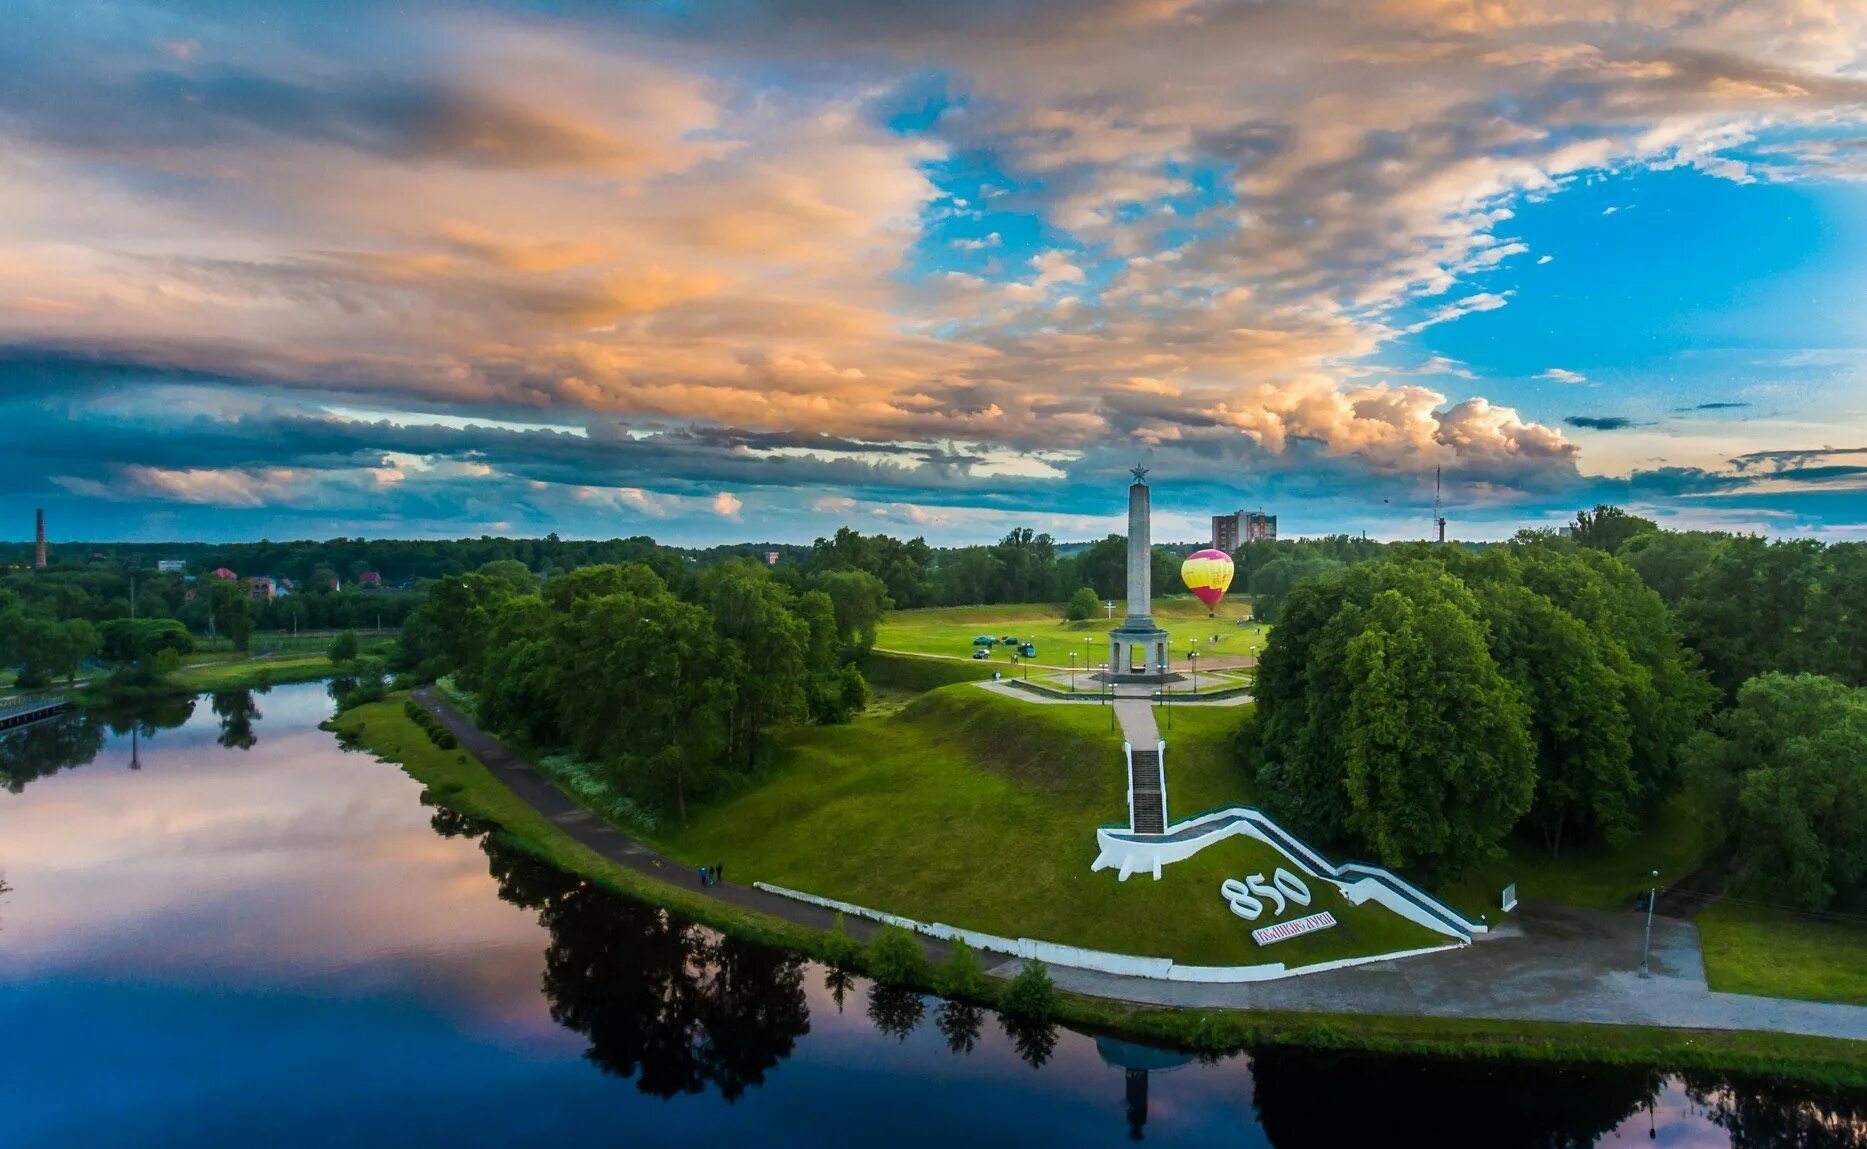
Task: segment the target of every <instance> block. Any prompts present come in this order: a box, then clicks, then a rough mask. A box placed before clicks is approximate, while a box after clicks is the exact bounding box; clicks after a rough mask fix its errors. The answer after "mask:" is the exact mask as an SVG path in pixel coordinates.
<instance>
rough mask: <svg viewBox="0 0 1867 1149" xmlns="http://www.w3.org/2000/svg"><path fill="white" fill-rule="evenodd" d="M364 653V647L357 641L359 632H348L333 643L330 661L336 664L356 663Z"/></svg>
mask: <svg viewBox="0 0 1867 1149" xmlns="http://www.w3.org/2000/svg"><path fill="white" fill-rule="evenodd" d="M362 652H363V645H362V644H361V643H359V642H358V641H357V632H356V631H354V630H346V631H344V632H343V633H342V634H340V635H338V636H337V638H336V640H335V641H333V642H332V643H331V648H330V651H329V656H330V660H331V661H332V662H336V663H345V662H355V661H356V660H357V656H358V655H359V654H361V653H362Z"/></svg>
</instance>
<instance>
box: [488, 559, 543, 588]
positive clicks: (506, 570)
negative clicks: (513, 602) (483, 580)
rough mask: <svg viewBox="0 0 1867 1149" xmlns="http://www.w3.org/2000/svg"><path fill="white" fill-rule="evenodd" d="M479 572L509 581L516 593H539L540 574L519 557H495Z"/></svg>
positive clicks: (489, 576)
mask: <svg viewBox="0 0 1867 1149" xmlns="http://www.w3.org/2000/svg"><path fill="white" fill-rule="evenodd" d="M478 573H480V574H483V575H485V576H486V577H487V578H496V579H499V580H501V581H502V582H505V583H507V584H508V585H510V586H511V587H512V590H513V593H515V594H536V593H538V576H537V575H535V574H533V573H532V572H531V570H530V569H528V568H527V567H526V565H525V564H524V563H522V562H520V561H519V560H517V559H494V560H493V561H492V562H490V563H485V564H483V565H482V566H481V567H480V569H479V572H478Z"/></svg>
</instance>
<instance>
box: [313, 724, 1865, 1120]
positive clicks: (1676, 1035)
mask: <svg viewBox="0 0 1867 1149" xmlns="http://www.w3.org/2000/svg"><path fill="white" fill-rule="evenodd" d="M422 701H423V704H424V705H425V706H426V707H427V708H428V709H429V710H430V711H431V712H433V713H436V714H437V715H439V716H440V717H441V718H442V720H443V721H444V722H445V723H446V724H447V726H448V728H449V729H450V730H451V731H453V732H454V733H455V734H456V736H457V737H458V738H459V739H460V742H461V745H462V747H463V749H462V750H455V751H442V750H440V749H438V748H436V747H434V745H433V743H432V742H431V741H429V740H428V738H427V736H426V735H425V734H424V733H423V732H422V731H421V729H420V727H418V726H416V725H415V723H413V722H412V721H410V720H409V719H408V717H407V716H406V715H405V714H403V713H402V710H401V696H396V697H394V698H392V699H391V700H389V701H387V702H385V703H380V704H373V705H370V706H364V707H359V708H357V709H355V710H352V711H350V712H348V713H346V714H344V715H342V716H340V717H339V718H337V719H335V720H334V721H333V724H332V725H333V727H334V728H335V729H337V730H338V731H339V732H340V733H342V734H344V735H345V736H346V737H347V738H350V739H352V740H354V741H355V742H357V743H358V744H360V745H362V746H364V747H366V748H367V749H370V750H371V751H373V752H375V753H376V754H378V755H379V756H380V757H382V758H384V759H386V760H389V761H392V762H397V763H400V764H402V765H403V766H404V767H405V768H406V769H407V770H408V771H409V773H410V774H411V775H412V776H414V777H415V778H417V779H418V780H420V781H422V782H423V783H424V784H425V785H427V786H428V787H429V789H430V791H431V793H432V794H433V796H434V798H435V800H436V801H438V802H442V803H444V804H446V805H448V806H450V807H455V808H458V809H460V810H461V811H463V812H465V813H468V814H471V815H473V816H475V817H479V818H482V819H485V820H487V821H489V822H493V823H496V824H497V825H498V826H499V827H500V829H501V832H502V833H503V835H504V836H505V837H506V838H507V839H508V840H510V841H511V842H512V843H513V844H514V845H517V846H520V847H522V848H524V849H526V850H528V851H530V852H532V853H534V854H536V855H538V856H541V857H544V858H546V859H548V860H550V861H552V862H553V863H555V864H557V865H559V866H560V867H561V868H564V869H566V870H568V871H571V872H573V873H577V874H580V875H582V876H584V877H586V878H588V879H590V880H592V881H595V882H598V883H601V884H603V885H605V886H608V887H610V888H614V889H617V890H620V891H622V892H624V893H627V894H630V895H631V896H635V897H639V898H643V899H645V900H648V901H652V902H654V903H657V904H660V905H664V906H667V907H669V908H671V909H674V910H677V911H679V912H682V913H684V914H688V915H689V916H692V917H694V918H696V919H697V920H700V921H702V922H705V923H706V924H708V925H711V926H714V927H715V928H719V929H723V930H731V931H734V932H739V933H744V934H747V935H750V936H755V937H758V938H760V939H762V940H767V941H771V942H775V943H777V944H781V945H785V946H788V947H790V948H793V949H796V950H798V951H800V952H803V953H806V954H809V955H812V956H815V957H818V958H824V957H826V956H827V955H828V953H829V939H830V935H829V932H828V931H830V930H831V929H832V928H834V926H835V924H836V922H835V919H834V917H833V916H831V915H830V914H828V913H827V912H826V911H823V910H819V909H816V908H815V907H811V906H805V905H801V904H799V903H795V902H791V901H788V900H786V899H781V898H776V897H775V896H772V895H765V894H762V893H761V892H760V891H756V890H751V889H748V888H746V887H743V886H738V885H734V884H730V883H722V884H720V885H718V886H711V887H705V888H704V889H702V888H701V887H699V886H698V885H697V884H693V885H690V884H688V883H690V882H693V881H694V879H693V877H692V875H691V873H690V871H689V870H688V869H687V867H685V866H683V865H680V864H679V863H674V862H672V861H671V860H669V859H666V858H663V857H661V856H660V855H658V854H656V853H654V852H653V851H652V850H649V849H648V848H647V847H645V846H642V845H641V844H639V843H637V842H634V841H632V840H631V839H629V838H628V837H626V836H625V835H623V834H621V833H620V832H619V831H616V830H614V829H613V828H611V827H609V826H607V825H605V824H603V823H602V822H600V821H599V820H598V819H596V818H595V817H594V816H593V815H591V814H590V813H589V812H588V811H586V810H583V809H582V808H581V807H579V806H577V805H576V803H575V802H574V801H572V800H571V799H570V798H569V797H568V796H566V795H565V794H563V793H562V792H561V791H559V790H557V789H556V787H554V786H552V785H551V784H550V783H548V782H546V781H545V780H544V779H542V778H540V777H539V776H537V775H536V774H534V773H532V772H531V771H530V769H529V768H528V767H527V766H526V765H525V764H524V763H523V762H522V761H521V760H520V759H518V758H517V756H516V755H513V754H511V753H510V752H509V751H507V750H505V748H504V747H503V746H501V745H500V744H499V743H498V742H497V741H496V740H493V739H491V738H489V737H488V736H487V735H485V734H483V733H482V732H480V731H478V730H477V729H476V728H474V727H473V726H472V725H471V724H470V723H468V722H466V720H465V719H464V718H462V717H461V716H460V715H459V714H458V713H456V712H454V711H453V710H452V708H451V707H448V706H446V704H445V703H442V702H440V701H439V700H438V699H435V698H434V697H432V696H431V695H427V696H424V697H423V700H422ZM468 751H471V753H468ZM728 872H729V873H731V872H732V871H731V869H730V868H729V871H728ZM844 928H845V929H846V930H847V932H848V933H849V934H850V935H851V936H852V937H854V938H856V939H857V940H864V939H866V938H868V937H870V936H872V935H873V927H872V926H870V925H869V923H866V922H860V921H850V922H847V923H845V924H844ZM1486 944H1496V943H1486ZM923 947H924V948H925V949H926V950H927V951H928V954H929V956H930V957H931V958H933V959H934V960H936V961H937V960H940V959H941V958H942V957H943V956H944V953H943V947H942V946H940V945H939V943H936V942H933V941H931V940H926V939H923ZM1007 964H1008V963H1007ZM1001 972H1002V970H1001ZM924 988H931V987H924ZM1057 1020H1060V1021H1064V1022H1068V1023H1070V1024H1073V1025H1076V1026H1080V1027H1085V1028H1089V1029H1092V1030H1097V1031H1102V1032H1108V1033H1113V1034H1120V1035H1124V1036H1129V1037H1134V1038H1139V1039H1143V1040H1150V1041H1157V1042H1165V1043H1170V1044H1175V1045H1181V1046H1187V1047H1191V1048H1194V1049H1198V1050H1201V1051H1205V1052H1220V1051H1224V1050H1231V1049H1238V1048H1244V1047H1247V1046H1262V1045H1267V1044H1269V1045H1299V1046H1305V1047H1320V1048H1330V1049H1359V1050H1369V1051H1374V1052H1391V1053H1415V1054H1418V1053H1427V1054H1444V1055H1457V1056H1461V1057H1485V1058H1492V1057H1495V1058H1511V1059H1525V1060H1543V1061H1592V1062H1604V1063H1618V1064H1657V1065H1664V1066H1668V1067H1677V1068H1706V1069H1720V1070H1733V1071H1742V1072H1752V1073H1766V1074H1774V1075H1783V1076H1793V1077H1796V1078H1798V1079H1802V1080H1809V1081H1818V1082H1823V1083H1828V1084H1842V1085H1850V1086H1860V1085H1867V1043H1864V1042H1856V1041H1845V1040H1837V1039H1832V1038H1820V1037H1807V1036H1801V1035H1796V1034H1783V1033H1768V1032H1756V1031H1744V1030H1724V1029H1678V1028H1662V1027H1659V1026H1649V1025H1613V1024H1584V1023H1573V1022H1562V1021H1520V1020H1503V1019H1489V1018H1476V1017H1404V1016H1391V1015H1382V1014H1367V1013H1331V1012H1325V1011H1322V1010H1313V1009H1312V1010H1281V1009H1252V1010H1233V1009H1223V1008H1206V1007H1199V1008H1187V1009H1164V1008H1158V1007H1152V1006H1147V1005H1141V1004H1136V1003H1134V1002H1130V1001H1122V1000H1114V999H1110V998H1104V997H1093V996H1089V995H1088V994H1084V993H1070V992H1066V993H1063V994H1061V995H1060V1002H1059V1012H1058V1018H1057Z"/></svg>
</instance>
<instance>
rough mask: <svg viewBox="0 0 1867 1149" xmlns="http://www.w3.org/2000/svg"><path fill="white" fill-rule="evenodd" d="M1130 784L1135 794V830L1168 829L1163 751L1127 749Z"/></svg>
mask: <svg viewBox="0 0 1867 1149" xmlns="http://www.w3.org/2000/svg"><path fill="white" fill-rule="evenodd" d="M1128 786H1129V789H1130V790H1131V791H1132V792H1133V794H1134V799H1133V809H1134V825H1133V829H1134V832H1135V833H1137V834H1164V833H1166V832H1167V795H1166V790H1165V787H1163V786H1162V785H1161V776H1160V751H1158V750H1152V749H1149V750H1140V749H1136V750H1131V751H1129V753H1128Z"/></svg>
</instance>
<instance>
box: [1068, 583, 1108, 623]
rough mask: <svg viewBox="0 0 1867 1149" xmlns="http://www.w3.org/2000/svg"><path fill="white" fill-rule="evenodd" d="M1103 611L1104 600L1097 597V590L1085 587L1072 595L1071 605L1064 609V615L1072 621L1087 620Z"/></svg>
mask: <svg viewBox="0 0 1867 1149" xmlns="http://www.w3.org/2000/svg"><path fill="white" fill-rule="evenodd" d="M1101 611H1102V601H1101V600H1100V599H1098V598H1096V592H1095V591H1093V590H1090V589H1089V588H1088V587H1083V588H1082V589H1081V590H1078V591H1077V592H1076V593H1075V594H1073V595H1071V596H1070V602H1069V606H1068V607H1066V608H1065V609H1064V612H1063V617H1064V618H1066V619H1068V620H1069V621H1071V622H1086V621H1087V620H1089V619H1092V618H1094V617H1095V616H1096V615H1097V614H1099V613H1101Z"/></svg>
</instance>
